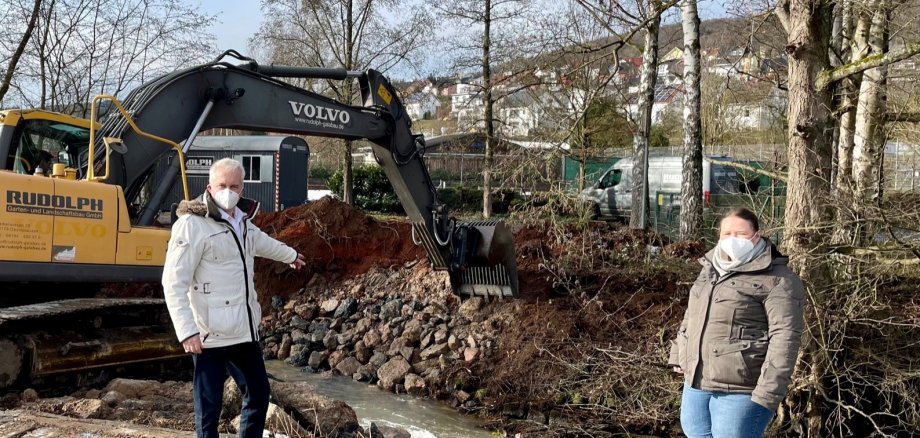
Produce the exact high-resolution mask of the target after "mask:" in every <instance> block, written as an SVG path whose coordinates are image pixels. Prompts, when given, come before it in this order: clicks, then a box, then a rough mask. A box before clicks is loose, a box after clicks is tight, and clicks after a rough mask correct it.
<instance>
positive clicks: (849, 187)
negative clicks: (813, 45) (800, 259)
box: [834, 1, 875, 243]
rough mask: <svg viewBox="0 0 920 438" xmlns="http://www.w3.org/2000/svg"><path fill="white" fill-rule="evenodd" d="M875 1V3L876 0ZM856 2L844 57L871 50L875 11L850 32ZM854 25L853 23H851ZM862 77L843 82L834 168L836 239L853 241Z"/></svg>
mask: <svg viewBox="0 0 920 438" xmlns="http://www.w3.org/2000/svg"><path fill="white" fill-rule="evenodd" d="M872 3H875V2H874V1H873V2H872ZM852 6H853V5H852V3H851V2H849V1H847V2H846V3H844V4H843V7H844V8H847V7H848V8H849V9H843V11H842V12H843V15H844V16H843V18H842V19H843V20H844V22H843V29H842V33H843V35H842V36H841V51H843V50H842V46H843V43H845V42H846V41H847V40H849V41H850V50H849V54H850V56H849V59H846V58H844V61H848V62H854V61H857V60H859V59H861V58H862V57H864V56H866V54H868V39H869V25H870V22H871V15H872V14H871V13H867V12H866V11H865V10H862V8H860V9H861V10H860V11H858V12H857V13H858V18H857V20H856V28H855V31H852V32H851V33H852V34H849V33H848V30H850V29H849V28H848V27H847V23H848V21H850V17H851V16H852V15H853V11H852ZM871 6H872V5H871V4H870V7H871ZM850 27H852V25H850ZM861 81H862V73H859V74H855V75H853V76H851V77H849V78H847V79H845V80H844V81H843V82H842V83H841V91H840V94H842V100H841V103H840V107H841V108H842V110H843V112H842V114H841V115H840V127H839V130H838V135H837V138H838V141H837V151H836V159H837V165H836V169H835V172H834V176H835V180H834V186H835V192H836V204H837V205H838V206H839V207H840V208H838V210H837V225H836V227H835V237H834V242H835V243H845V242H852V237H853V234H852V232H851V231H852V226H853V221H854V220H855V216H854V215H853V211H852V209H850V208H849V207H850V206H851V205H852V200H853V178H852V169H853V142H854V137H855V134H856V105H857V101H858V100H859V99H858V96H857V92H858V90H859V88H860V82H861Z"/></svg>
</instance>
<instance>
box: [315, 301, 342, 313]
mask: <svg viewBox="0 0 920 438" xmlns="http://www.w3.org/2000/svg"><path fill="white" fill-rule="evenodd" d="M319 307H320V310H322V311H323V313H330V312H335V309H338V308H339V300H336V299H334V298H330V299H328V300H326V301H323V304H320V306H319Z"/></svg>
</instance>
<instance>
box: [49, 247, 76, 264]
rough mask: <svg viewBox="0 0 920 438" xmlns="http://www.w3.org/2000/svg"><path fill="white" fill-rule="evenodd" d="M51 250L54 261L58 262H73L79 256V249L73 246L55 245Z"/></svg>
mask: <svg viewBox="0 0 920 438" xmlns="http://www.w3.org/2000/svg"><path fill="white" fill-rule="evenodd" d="M51 248H52V249H51V253H52V254H54V256H53V260H54V261H56V262H72V261H74V259H75V258H76V256H77V249H76V248H74V247H72V246H59V245H54V246H52V247H51Z"/></svg>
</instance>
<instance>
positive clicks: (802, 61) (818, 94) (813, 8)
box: [778, 0, 833, 436]
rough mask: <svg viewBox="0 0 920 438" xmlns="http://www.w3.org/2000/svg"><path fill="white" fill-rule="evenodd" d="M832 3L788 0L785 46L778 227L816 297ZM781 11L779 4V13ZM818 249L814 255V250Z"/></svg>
mask: <svg viewBox="0 0 920 438" xmlns="http://www.w3.org/2000/svg"><path fill="white" fill-rule="evenodd" d="M832 10H833V4H832V3H830V2H824V1H820V0H791V1H789V3H788V14H787V15H786V17H785V18H786V20H787V21H786V24H787V26H786V29H787V32H788V37H787V45H786V48H785V51H786V54H787V58H788V63H789V73H788V79H789V82H788V84H789V85H788V87H789V88H788V89H789V103H788V111H787V114H788V133H787V135H788V140H789V149H788V158H789V182H788V186H787V187H788V189H787V190H788V191H787V197H786V216H785V223H784V229H783V241H784V246H785V250H786V252H787V253H788V255H789V257H790V265H791V267H792V268H793V269H794V270H795V271H796V272H798V273H799V275H800V276H801V277H802V280H803V281H804V282H805V284H806V285H807V286H808V288H809V293H810V294H812V296H814V297H815V298H814V299H815V300H817V299H818V296H819V295H820V291H822V290H823V289H824V287H825V286H826V285H827V284H828V283H829V280H828V275H827V268H826V265H825V264H824V258H823V257H822V256H821V255H820V254H822V253H823V252H824V248H823V246H825V244H826V242H825V239H827V237H826V236H827V234H828V233H827V232H826V230H827V228H828V224H829V217H830V211H831V209H830V207H829V202H828V197H829V194H830V173H831V172H830V167H831V150H830V144H829V143H828V141H827V140H826V139H827V138H828V137H830V136H829V135H828V134H827V129H828V121H829V120H828V118H829V117H828V116H829V114H828V110H827V109H828V108H829V107H830V103H831V102H830V96H829V93H828V92H827V90H826V89H823V88H818V87H817V86H816V83H817V80H818V77H819V75H820V74H821V73H822V72H824V71H825V70H826V69H827V68H828V67H829V65H830V62H829V58H828V49H829V46H830V31H831V18H832ZM783 12H785V11H782V10H780V9H778V13H780V14H782V13H783ZM814 253H817V254H816V255H813V254H814ZM819 342H820V339H819V338H815V337H812V336H810V335H809V334H808V332H807V331H806V334H805V335H804V336H803V342H802V345H803V356H802V360H801V361H800V362H799V367H800V370H799V372H805V373H807V375H806V380H807V382H808V383H809V385H808V388H806V389H804V390H803V392H802V393H801V394H799V396H800V397H801V396H804V400H805V408H804V412H802V414H803V415H804V416H805V422H806V426H807V428H808V431H809V434H808V436H821V435H822V434H821V426H822V425H823V417H824V410H823V404H824V400H823V398H822V395H821V394H822V393H823V392H824V391H823V385H822V381H821V379H822V378H823V377H824V370H825V369H826V368H827V364H826V359H825V357H826V356H825V355H824V354H823V352H822V351H821V346H820V345H819Z"/></svg>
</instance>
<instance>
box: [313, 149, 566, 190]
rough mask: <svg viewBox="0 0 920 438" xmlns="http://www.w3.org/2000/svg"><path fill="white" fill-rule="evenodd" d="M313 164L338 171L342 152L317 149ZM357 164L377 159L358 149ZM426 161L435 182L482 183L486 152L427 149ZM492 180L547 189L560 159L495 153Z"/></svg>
mask: <svg viewBox="0 0 920 438" xmlns="http://www.w3.org/2000/svg"><path fill="white" fill-rule="evenodd" d="M310 163H311V166H312V167H313V168H314V169H315V168H323V169H327V170H331V171H333V172H334V171H336V170H339V169H341V167H342V155H341V154H340V153H339V154H333V153H315V154H313V155H311V156H310ZM353 163H354V164H355V166H361V165H370V164H372V163H374V160H373V157H372V156H371V155H369V154H366V153H362V152H356V153H355V154H354V157H353ZM425 164H426V165H427V166H428V173H429V174H430V175H431V179H432V182H433V183H434V184H435V185H437V186H439V187H448V186H458V185H465V186H478V185H480V184H482V169H483V168H484V167H485V166H484V164H485V156H483V155H481V154H446V153H427V154H425ZM492 166H493V167H492V169H493V172H492V180H493V181H494V183H495V185H496V186H500V187H504V188H516V189H520V190H522V191H533V190H546V189H548V188H549V187H550V186H551V185H552V184H553V183H554V182H555V181H556V180H558V179H559V178H560V168H559V160H558V159H557V158H554V157H553V156H552V154H550V153H543V152H542V151H530V150H525V151H521V152H520V153H515V154H503V155H495V156H493V162H492Z"/></svg>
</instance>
